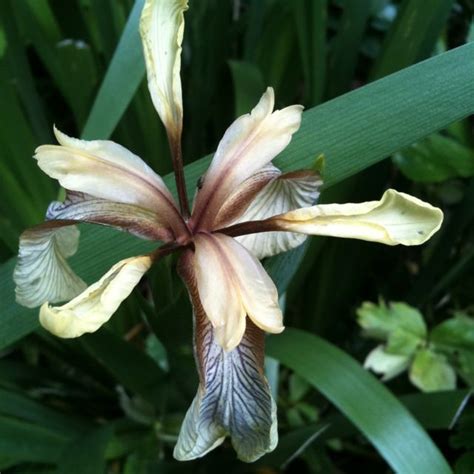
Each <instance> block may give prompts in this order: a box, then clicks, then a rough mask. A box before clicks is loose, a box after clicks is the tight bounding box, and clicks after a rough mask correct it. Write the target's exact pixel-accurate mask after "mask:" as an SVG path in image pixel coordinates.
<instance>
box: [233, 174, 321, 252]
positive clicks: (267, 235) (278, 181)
mask: <svg viewBox="0 0 474 474" xmlns="http://www.w3.org/2000/svg"><path fill="white" fill-rule="evenodd" d="M321 185H322V181H321V179H320V178H319V176H318V175H316V174H315V173H313V172H311V171H300V172H292V173H286V174H280V175H279V176H278V177H275V178H274V179H273V180H272V181H271V182H269V183H268V184H267V185H266V186H265V187H264V188H263V189H262V190H261V191H260V192H259V193H258V194H257V195H256V196H255V198H254V199H253V200H252V202H251V204H250V206H249V207H248V208H247V210H246V211H245V212H244V213H243V214H242V215H241V216H240V217H239V218H238V219H237V220H236V221H235V222H234V223H238V222H248V221H256V220H264V219H267V218H269V217H272V216H275V215H278V214H283V213H285V212H288V211H291V210H293V209H299V208H305V207H309V206H312V205H314V203H315V202H316V201H317V199H318V197H319V189H320V187H321ZM306 238H307V236H306V235H304V234H297V233H293V232H262V233H257V234H248V235H243V236H241V237H237V238H236V240H237V241H238V242H240V243H241V244H242V245H243V246H244V247H245V248H247V249H248V250H249V251H250V252H251V253H252V255H255V256H256V257H257V258H259V259H262V258H265V257H270V256H272V255H276V254H278V253H281V252H286V251H288V250H291V249H292V248H295V247H297V246H298V245H301V244H302V243H303V242H304V241H305V240H306Z"/></svg>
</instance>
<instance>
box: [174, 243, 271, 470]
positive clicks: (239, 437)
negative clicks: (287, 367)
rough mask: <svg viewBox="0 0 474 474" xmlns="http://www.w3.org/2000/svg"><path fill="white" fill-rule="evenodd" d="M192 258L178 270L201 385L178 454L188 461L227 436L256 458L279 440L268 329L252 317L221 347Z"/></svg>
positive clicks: (243, 455) (245, 456)
mask: <svg viewBox="0 0 474 474" xmlns="http://www.w3.org/2000/svg"><path fill="white" fill-rule="evenodd" d="M193 260H194V257H193V255H192V252H191V251H187V252H185V253H184V254H183V256H182V258H181V260H180V262H179V273H180V275H181V277H182V278H183V280H184V281H185V283H186V286H187V288H188V291H189V295H190V298H191V301H192V304H193V310H194V322H195V325H194V328H195V329H194V331H195V332H194V336H195V345H194V347H195V358H196V364H197V366H198V371H199V380H200V384H199V388H198V391H197V394H196V397H195V398H194V400H193V403H192V405H191V407H190V408H189V410H188V412H187V414H186V417H185V419H184V422H183V425H182V427H181V431H180V434H179V438H178V442H177V444H176V447H175V449H174V457H175V458H176V459H178V460H181V461H186V460H191V459H195V458H198V457H201V456H204V455H205V454H206V453H208V452H209V451H211V450H212V449H214V448H216V447H217V446H219V445H220V444H221V443H222V442H223V441H224V439H225V437H226V436H229V437H230V438H231V442H232V445H233V447H234V449H235V450H236V451H237V455H238V457H239V459H241V460H242V461H245V462H252V461H255V460H257V459H258V458H259V457H261V456H262V455H263V454H265V453H267V452H269V451H272V450H273V449H274V448H275V446H276V444H277V441H278V432H277V417H276V404H275V402H274V401H273V399H272V396H271V393H270V389H269V386H268V382H267V380H266V379H265V376H264V374H263V360H264V333H263V331H261V330H260V329H258V328H257V327H256V326H255V325H254V324H253V323H252V322H251V321H249V322H248V324H247V328H246V331H245V334H244V336H243V339H242V341H241V343H240V344H239V345H238V346H237V347H236V348H235V349H233V350H231V351H225V350H224V349H223V348H222V347H221V345H220V344H219V343H218V342H217V341H216V337H215V330H213V327H212V324H211V323H210V321H209V318H208V317H207V315H206V313H205V312H204V308H203V306H202V305H201V302H200V299H199V293H198V288H197V282H196V278H195V274H194V262H193Z"/></svg>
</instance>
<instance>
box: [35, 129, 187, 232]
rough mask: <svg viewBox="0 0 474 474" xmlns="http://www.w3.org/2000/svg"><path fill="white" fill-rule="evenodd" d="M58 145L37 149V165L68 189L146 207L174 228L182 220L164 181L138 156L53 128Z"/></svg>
mask: <svg viewBox="0 0 474 474" xmlns="http://www.w3.org/2000/svg"><path fill="white" fill-rule="evenodd" d="M55 134H56V138H57V139H58V142H59V143H60V145H43V146H40V147H39V148H37V150H36V154H35V158H36V159H37V160H38V165H39V167H40V168H41V169H42V170H43V171H44V172H45V173H46V174H48V175H49V176H51V177H52V178H54V179H57V180H58V181H59V183H60V184H61V186H63V187H64V188H66V189H69V190H71V191H77V192H82V193H87V194H89V195H91V196H93V197H96V198H101V199H107V200H109V201H114V202H121V203H125V204H135V205H138V206H141V207H143V208H145V209H149V210H151V211H153V212H155V213H157V214H158V215H159V216H160V220H162V221H166V222H167V223H168V224H169V226H172V227H173V228H174V230H175V231H177V232H178V231H179V230H180V229H181V228H182V226H183V225H184V224H183V223H182V219H181V217H180V216H179V212H178V210H177V207H176V205H175V203H174V200H173V197H172V196H171V194H170V192H169V191H168V189H167V188H166V185H165V184H164V182H163V180H162V179H161V178H160V177H159V176H158V175H157V174H156V173H155V172H154V171H153V170H152V169H151V168H150V167H149V166H148V165H147V164H146V163H145V162H144V161H142V160H141V159H140V158H139V157H138V156H136V155H134V154H133V153H131V152H130V151H128V150H127V149H126V148H124V147H122V146H120V145H118V144H116V143H114V142H111V141H106V140H93V141H86V140H78V139H76V138H71V137H68V136H67V135H65V134H64V133H62V132H60V131H59V130H57V129H55Z"/></svg>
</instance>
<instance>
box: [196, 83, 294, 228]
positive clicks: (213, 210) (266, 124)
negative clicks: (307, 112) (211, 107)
mask: <svg viewBox="0 0 474 474" xmlns="http://www.w3.org/2000/svg"><path fill="white" fill-rule="evenodd" d="M273 106H274V93H273V89H272V88H268V89H267V91H266V92H265V93H264V94H263V96H262V98H261V99H260V102H259V103H258V104H257V106H256V107H255V108H254V109H253V110H252V112H251V113H250V114H246V115H243V116H242V117H239V118H238V119H237V120H236V121H235V122H234V123H233V124H232V125H231V126H230V127H229V128H228V129H227V131H226V132H225V134H224V137H223V138H222V140H221V142H220V143H219V146H218V148H217V151H216V154H215V155H214V158H213V160H212V163H211V165H210V167H209V170H208V171H207V173H206V175H205V176H204V182H203V185H202V187H201V189H200V191H199V192H198V194H197V197H196V201H195V205H194V210H193V216H192V218H191V225H193V226H194V227H195V228H197V229H209V228H211V226H212V223H213V221H214V219H215V217H216V215H217V213H218V212H219V209H220V207H221V206H222V204H223V203H224V201H225V200H226V198H227V197H228V196H229V195H230V194H231V193H232V192H233V190H235V189H236V187H237V186H238V185H239V184H241V183H242V182H243V181H245V180H246V179H247V178H248V177H250V176H252V175H253V174H254V173H255V172H256V171H257V170H259V169H261V168H262V167H263V166H265V165H266V164H268V163H269V162H270V161H271V160H272V159H273V158H275V156H276V155H278V154H279V153H280V152H281V151H282V150H283V149H284V148H285V147H286V146H287V145H288V143H289V142H290V140H291V137H292V135H293V133H295V132H296V131H297V130H298V128H299V126H300V122H301V113H302V110H303V107H302V106H300V105H292V106H290V107H286V108H285V109H282V110H276V111H274V112H273Z"/></svg>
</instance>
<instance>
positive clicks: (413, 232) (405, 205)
mask: <svg viewBox="0 0 474 474" xmlns="http://www.w3.org/2000/svg"><path fill="white" fill-rule="evenodd" d="M271 221H272V222H273V223H274V224H275V225H276V226H277V227H278V228H280V229H282V230H286V231H292V232H301V233H304V234H310V235H327V236H333V237H346V238H352V239H361V240H368V241H371V242H380V243H383V244H386V245H397V244H402V245H420V244H422V243H424V242H426V241H427V240H428V239H429V238H430V237H431V236H432V235H433V234H434V233H435V232H437V231H438V229H439V228H440V227H441V223H442V222H443V213H442V211H441V209H438V208H437V207H433V206H431V205H430V204H428V203H426V202H423V201H421V200H420V199H418V198H415V197H413V196H410V195H409V194H405V193H399V192H398V191H395V190H393V189H389V190H387V191H386V192H385V193H384V195H383V196H382V199H381V200H380V201H371V202H364V203H360V204H323V205H319V206H313V207H308V208H305V209H297V210H295V211H290V212H288V213H286V214H282V215H280V216H277V217H275V218H272V219H271Z"/></svg>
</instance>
